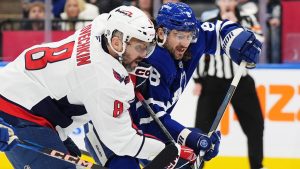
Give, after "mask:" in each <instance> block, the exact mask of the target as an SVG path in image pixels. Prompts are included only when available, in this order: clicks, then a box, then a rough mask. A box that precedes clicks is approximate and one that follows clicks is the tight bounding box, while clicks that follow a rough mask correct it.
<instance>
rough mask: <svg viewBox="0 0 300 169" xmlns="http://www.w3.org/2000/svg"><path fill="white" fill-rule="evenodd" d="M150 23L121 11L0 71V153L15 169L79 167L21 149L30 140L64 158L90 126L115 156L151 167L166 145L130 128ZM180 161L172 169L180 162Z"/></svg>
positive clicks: (151, 34)
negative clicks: (134, 74)
mask: <svg viewBox="0 0 300 169" xmlns="http://www.w3.org/2000/svg"><path fill="white" fill-rule="evenodd" d="M154 37H155V30H154V25H153V23H152V22H151V21H150V20H149V19H148V18H147V16H146V15H145V14H144V13H143V12H142V11H140V10H139V9H137V8H136V7H133V6H130V7H127V6H121V7H119V8H116V9H114V10H113V11H111V12H110V13H109V14H103V15H100V16H98V17H97V18H96V19H95V20H94V21H93V22H92V23H91V24H90V25H87V26H86V27H84V28H83V29H81V30H78V31H77V32H75V33H74V35H72V36H70V37H68V38H66V39H64V40H61V41H59V42H53V43H47V44H42V45H36V46H33V47H31V48H29V49H26V50H25V51H24V52H22V53H21V54H20V55H19V57H18V58H17V59H16V60H15V61H13V62H11V63H9V64H8V65H7V66H6V67H4V68H2V69H1V70H0V81H1V85H0V150H1V151H4V152H5V154H6V155H7V157H8V159H9V160H10V162H11V163H12V165H13V166H14V168H16V169H21V168H22V169H23V168H25V167H26V168H31V169H40V168H43V169H50V168H51V169H53V168H55V169H66V168H68V169H69V168H75V166H74V165H71V164H68V163H65V162H63V161H59V160H56V159H52V158H51V157H47V156H44V155H41V154H38V153H35V152H33V151H30V150H26V149H23V148H22V147H19V146H16V145H17V143H18V140H17V139H20V140H27V141H30V142H33V143H36V144H39V145H42V146H45V147H49V148H52V149H56V150H59V151H61V152H64V153H68V152H69V153H72V152H73V153H75V154H76V153H78V150H77V151H73V150H71V149H68V148H69V147H70V146H66V145H64V143H70V140H69V139H68V137H67V135H68V134H69V133H70V132H72V131H73V129H74V128H76V127H79V126H80V125H82V124H84V123H87V122H88V121H90V120H92V122H93V124H94V126H95V129H96V130H97V131H98V134H99V137H100V138H101V140H102V141H103V142H104V143H105V145H106V146H107V147H109V148H110V149H111V150H112V151H113V152H114V153H116V154H118V155H120V156H132V157H137V158H141V159H149V160H152V159H153V158H154V157H155V156H156V155H158V154H159V152H161V151H162V150H163V149H164V148H165V144H164V143H162V142H160V141H158V140H156V139H152V138H148V137H146V136H143V135H142V134H140V133H139V132H138V131H137V130H135V129H134V128H132V122H131V118H130V115H129V113H128V109H129V103H130V102H131V101H132V100H133V99H134V88H133V84H132V81H131V80H130V78H129V76H128V71H130V70H132V69H134V68H135V67H136V66H137V64H138V63H139V62H140V61H141V60H142V59H143V58H144V57H145V56H146V55H147V54H149V53H150V52H151V51H152V50H153V47H154V41H153V40H154ZM176 159H177V158H174V160H175V163H176Z"/></svg>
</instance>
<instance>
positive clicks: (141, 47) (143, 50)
mask: <svg viewBox="0 0 300 169" xmlns="http://www.w3.org/2000/svg"><path fill="white" fill-rule="evenodd" d="M145 44H146V45H145ZM127 45H131V46H132V47H133V48H134V50H135V51H136V52H138V53H140V54H141V55H144V54H146V57H149V56H150V55H151V54H152V52H153V51H154V49H155V45H156V42H155V41H152V42H150V43H144V44H141V43H136V44H134V45H133V44H131V43H127Z"/></svg>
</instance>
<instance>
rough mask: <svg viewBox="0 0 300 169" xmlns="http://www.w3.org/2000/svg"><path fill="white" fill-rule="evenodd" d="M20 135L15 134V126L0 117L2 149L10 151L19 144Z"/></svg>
mask: <svg viewBox="0 0 300 169" xmlns="http://www.w3.org/2000/svg"><path fill="white" fill-rule="evenodd" d="M17 139H18V137H17V136H16V135H15V132H14V127H12V126H11V125H9V124H7V123H6V122H5V121H4V120H3V119H2V118H0V151H9V150H11V149H12V148H13V147H14V146H16V145H17Z"/></svg>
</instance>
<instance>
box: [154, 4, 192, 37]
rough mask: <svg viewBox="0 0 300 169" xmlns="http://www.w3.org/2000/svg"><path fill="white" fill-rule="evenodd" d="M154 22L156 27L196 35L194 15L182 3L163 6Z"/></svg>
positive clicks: (189, 8)
mask: <svg viewBox="0 0 300 169" xmlns="http://www.w3.org/2000/svg"><path fill="white" fill-rule="evenodd" d="M156 22H157V26H158V27H163V28H167V29H168V30H178V31H192V32H194V33H195V36H196V35H197V34H198V29H197V19H196V17H195V14H194V12H193V10H192V8H191V7H190V6H189V5H187V4H185V3H182V2H177V3H172V2H169V3H166V4H163V5H162V7H161V8H160V10H159V12H158V15H157V18H156ZM195 38H196V37H195Z"/></svg>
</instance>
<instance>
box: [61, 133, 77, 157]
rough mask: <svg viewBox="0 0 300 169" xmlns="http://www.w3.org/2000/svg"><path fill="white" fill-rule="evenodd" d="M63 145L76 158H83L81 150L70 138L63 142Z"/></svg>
mask: <svg viewBox="0 0 300 169" xmlns="http://www.w3.org/2000/svg"><path fill="white" fill-rule="evenodd" d="M63 143H64V145H65V146H66V148H67V149H68V151H69V153H70V154H71V155H72V156H75V157H80V156H81V151H80V150H79V148H78V147H77V146H76V144H75V143H74V142H73V140H72V139H71V138H70V137H68V138H67V139H66V140H65V141H63Z"/></svg>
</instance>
